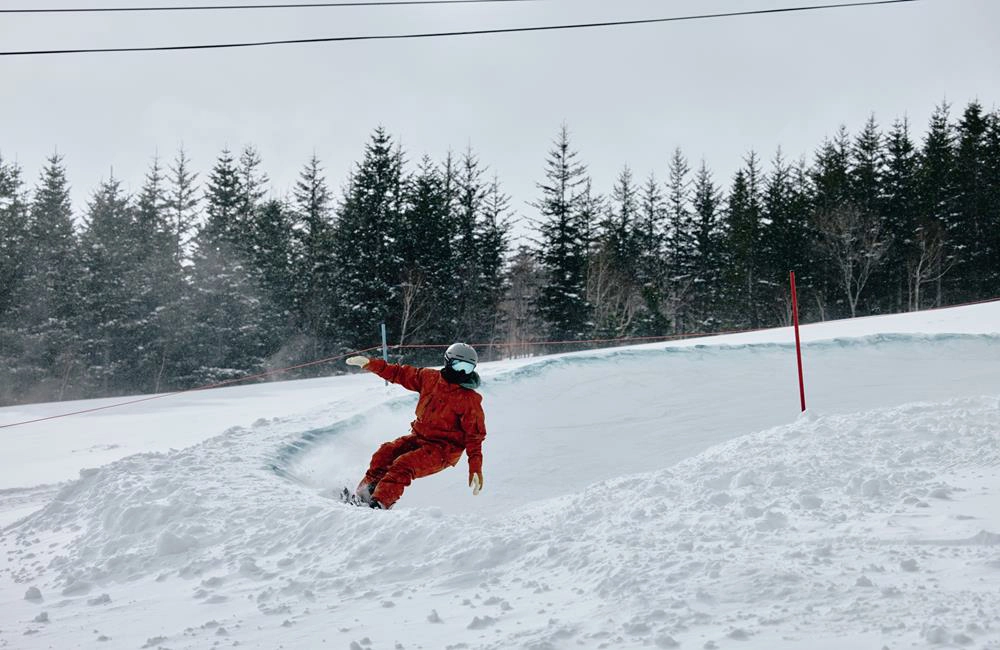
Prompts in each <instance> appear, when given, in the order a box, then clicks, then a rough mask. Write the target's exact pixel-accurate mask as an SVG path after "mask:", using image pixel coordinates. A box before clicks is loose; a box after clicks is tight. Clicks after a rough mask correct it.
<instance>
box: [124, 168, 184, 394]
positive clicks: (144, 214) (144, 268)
mask: <svg viewBox="0 0 1000 650" xmlns="http://www.w3.org/2000/svg"><path fill="white" fill-rule="evenodd" d="M183 164H186V163H183ZM177 169H179V170H180V171H182V172H184V174H182V176H186V175H187V174H188V172H187V171H186V170H185V169H183V166H182V165H181V166H179V167H178V168H177ZM175 173H176V172H175ZM176 178H177V177H176V176H175V179H176ZM177 189H183V185H180V186H178V185H175V186H173V187H172V188H170V189H168V188H167V179H166V177H165V176H164V174H163V170H162V168H161V167H160V163H159V160H158V159H156V158H154V159H153V163H152V165H151V166H150V169H149V172H148V173H147V174H146V180H145V182H144V184H143V187H142V189H141V190H140V192H139V196H138V198H137V200H136V203H135V223H134V230H135V232H134V237H133V241H134V244H133V245H134V252H135V254H134V256H133V259H132V264H131V268H130V277H129V285H130V287H131V289H130V290H131V291H133V292H134V294H135V300H136V303H137V318H138V319H139V323H140V324H141V327H142V329H141V331H140V332H137V339H138V341H137V346H136V347H137V349H136V350H135V359H136V367H135V369H134V376H133V377H132V378H130V379H129V380H128V385H129V386H131V387H133V389H141V390H142V391H143V392H159V391H160V390H161V389H162V388H163V387H164V384H165V383H169V380H170V378H171V377H172V376H173V375H174V374H176V372H177V368H176V367H175V358H176V356H177V353H178V352H179V350H180V349H181V348H182V347H184V346H185V345H186V343H187V342H186V341H185V340H184V339H183V338H182V337H181V336H180V335H179V332H181V331H182V329H183V316H184V314H183V304H182V301H181V298H182V294H183V289H184V270H183V267H182V265H181V264H182V261H183V248H184V246H186V243H187V235H186V232H187V231H188V230H189V229H190V223H188V225H185V226H183V227H182V228H181V229H180V230H179V229H178V227H177V225H178V224H179V223H184V220H185V218H186V217H185V216H184V214H185V211H187V210H190V208H191V207H192V205H191V204H189V203H188V204H186V207H183V208H182V209H181V210H180V211H179V212H178V211H176V210H175V209H176V207H177V205H184V204H185V202H184V201H183V200H182V201H181V203H180V204H173V203H172V198H174V197H172V196H171V194H170V192H171V190H177ZM182 195H183V194H182ZM175 196H176V195H175ZM178 215H180V216H181V220H180V221H178V219H177V216H178Z"/></svg>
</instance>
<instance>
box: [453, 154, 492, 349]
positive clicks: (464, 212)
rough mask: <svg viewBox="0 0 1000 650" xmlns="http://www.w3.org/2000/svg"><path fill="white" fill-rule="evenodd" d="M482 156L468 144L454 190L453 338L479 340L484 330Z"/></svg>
mask: <svg viewBox="0 0 1000 650" xmlns="http://www.w3.org/2000/svg"><path fill="white" fill-rule="evenodd" d="M483 173H484V170H483V168H482V166H481V165H480V163H479V159H478V158H477V157H476V156H475V154H474V153H473V152H472V149H471V147H470V148H467V149H466V151H465V153H464V154H463V155H462V159H461V160H460V161H459V163H458V171H457V175H456V179H455V192H454V220H455V241H454V242H453V247H452V254H453V255H454V256H455V258H456V265H455V270H456V277H455V278H454V280H453V282H454V283H455V294H456V295H455V299H456V307H457V310H456V312H455V314H454V316H455V317H456V319H457V327H456V329H455V331H454V334H453V336H452V338H455V339H456V340H469V341H471V340H478V339H480V338H481V337H482V336H483V335H484V334H483V328H482V318H483V302H482V301H481V300H480V298H481V295H480V291H481V288H482V287H481V284H482V280H483V278H482V275H483V272H484V269H483V268H482V260H481V257H482V251H481V250H480V242H479V233H478V231H479V223H480V221H481V219H482V215H483V212H484V210H485V202H486V193H487V189H488V188H487V186H486V182H485V181H484V180H483Z"/></svg>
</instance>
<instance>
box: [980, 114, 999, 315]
mask: <svg viewBox="0 0 1000 650" xmlns="http://www.w3.org/2000/svg"><path fill="white" fill-rule="evenodd" d="M985 159H986V184H987V187H988V188H989V190H988V191H989V195H990V198H989V202H990V205H992V206H994V207H993V209H992V210H991V211H990V213H989V214H988V215H987V220H986V223H985V229H986V237H985V240H984V242H983V245H984V246H985V248H986V250H985V252H984V260H985V265H986V271H985V272H984V276H983V296H984V297H987V296H988V297H994V296H1000V209H997V207H996V206H1000V110H996V111H993V112H992V113H991V114H990V115H989V119H988V127H987V130H986V144H985Z"/></svg>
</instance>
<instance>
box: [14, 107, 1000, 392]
mask: <svg viewBox="0 0 1000 650" xmlns="http://www.w3.org/2000/svg"><path fill="white" fill-rule="evenodd" d="M542 173H543V176H542V180H541V181H540V182H539V183H538V193H537V197H536V199H535V200H534V201H533V202H532V203H531V204H530V206H529V208H528V209H526V212H527V214H525V215H524V216H525V217H526V218H528V219H529V220H530V222H531V223H532V224H534V226H533V228H532V229H531V231H532V233H533V240H532V243H530V244H522V245H519V246H517V247H514V246H513V244H512V241H513V237H512V229H513V226H512V224H513V221H514V219H515V218H516V217H517V216H518V213H517V211H515V210H514V209H513V208H512V206H511V201H510V197H509V196H508V195H507V194H506V193H505V192H504V191H503V189H502V186H501V184H500V180H499V179H498V178H496V177H495V176H491V175H490V174H489V173H488V168H487V167H486V166H485V165H483V164H482V163H481V162H480V160H479V158H478V157H477V156H476V155H475V153H474V152H473V151H472V150H471V149H470V150H467V151H466V152H464V153H463V154H461V155H458V156H455V155H451V154H449V155H448V156H447V157H446V159H445V160H443V161H434V160H431V159H430V158H428V157H426V156H425V157H423V158H421V159H420V160H419V161H418V162H416V163H415V164H414V163H411V162H410V161H409V160H407V158H406V155H405V153H404V152H403V150H402V148H401V147H400V146H399V145H398V144H397V143H395V142H394V141H393V139H392V138H391V137H390V136H389V135H388V134H387V132H386V131H385V130H384V129H383V128H378V129H376V130H375V131H374V133H373V134H372V136H371V138H370V140H369V141H368V143H367V145H366V147H365V150H364V152H363V156H362V159H361V161H360V162H358V163H356V164H355V166H354V167H353V169H352V172H351V174H350V177H349V178H348V179H347V182H346V183H345V185H344V189H343V190H342V192H341V193H340V195H339V196H334V193H333V192H332V191H331V190H330V189H329V185H328V182H327V180H326V178H325V177H324V174H323V168H322V164H321V162H320V161H319V160H318V159H317V158H316V157H315V156H314V157H313V158H312V159H311V160H309V161H308V162H307V163H306V164H305V165H304V167H303V168H302V170H301V173H300V175H299V178H298V181H297V183H296V185H295V187H294V189H293V191H292V192H290V194H289V195H288V196H283V197H276V196H274V195H273V194H272V193H271V192H270V190H269V179H268V177H267V175H266V173H265V171H264V170H263V163H262V160H261V158H260V156H259V154H258V153H257V151H256V150H255V149H254V148H253V147H252V146H247V147H245V148H243V149H242V150H241V151H239V152H238V153H237V152H233V151H230V150H228V149H227V150H224V151H223V152H222V153H221V154H220V155H219V157H218V158H217V160H216V161H215V163H214V165H213V167H212V169H211V170H210V172H209V173H208V175H207V176H205V177H204V178H201V177H200V175H199V173H197V172H196V171H195V170H193V169H192V166H191V161H190V160H189V159H188V158H187V156H186V154H185V152H184V151H183V150H181V151H180V152H179V153H178V155H177V156H176V157H175V158H174V160H173V161H172V162H171V163H170V164H168V165H165V166H164V165H163V164H162V163H161V161H159V160H158V159H154V160H153V162H152V164H151V166H150V168H149V169H148V171H147V173H146V175H145V181H144V183H143V185H142V187H141V189H140V190H139V191H138V192H137V193H135V194H134V195H130V194H128V193H127V192H125V191H124V190H123V189H122V187H121V183H120V181H119V180H117V179H115V178H110V179H108V180H107V181H104V182H102V183H101V184H100V186H99V187H98V188H97V189H96V190H94V192H93V194H92V196H91V198H90V201H89V202H88V204H87V206H86V209H85V210H84V211H83V213H82V214H80V215H77V214H74V211H73V208H72V206H71V203H70V192H69V183H68V180H67V172H66V167H65V164H64V161H63V160H62V158H61V157H60V156H58V155H53V156H52V157H51V158H49V159H48V161H47V164H46V165H45V167H44V169H43V170H42V172H41V174H40V176H39V178H38V181H37V183H36V184H35V186H34V188H32V189H29V188H27V187H26V183H25V181H24V179H23V172H22V170H21V168H20V167H19V166H18V165H17V164H15V163H12V162H9V161H4V160H3V159H2V158H0V403H4V404H10V403H19V402H27V401H40V400H56V399H71V398H89V397H97V396H110V395H120V394H126V393H150V392H159V391H165V390H177V389H184V388H190V387H194V386H199V385H204V384H208V383H213V382H219V381H225V380H228V379H235V378H239V377H244V376H247V375H250V374H255V373H260V372H263V371H267V370H270V369H274V368H281V367H286V366H291V365H296V364H300V363H303V362H308V361H311V360H315V359H320V358H325V357H328V356H333V355H337V354H341V353H344V352H347V351H350V350H356V349H360V348H367V347H370V346H372V345H375V344H377V342H378V340H377V337H378V335H377V327H378V324H379V323H382V322H385V323H386V324H387V327H388V330H389V339H390V340H389V343H390V344H392V345H402V346H405V345H408V344H423V343H431V344H444V343H448V342H451V341H454V340H465V341H469V342H473V343H479V344H494V347H490V346H488V345H487V346H486V347H485V348H483V349H482V353H483V355H484V357H487V358H499V357H503V356H508V355H515V354H527V353H537V352H539V351H543V350H544V349H545V348H544V346H539V345H533V344H534V343H536V342H540V341H565V340H568V341H584V340H589V339H594V338H620V337H632V336H661V335H670V334H683V333H692V332H713V331H722V330H730V329H743V328H758V327H768V326H775V325H783V324H787V323H788V322H789V321H790V295H789V289H788V282H787V279H788V271H789V270H795V271H796V276H797V279H798V285H799V300H800V304H801V309H802V318H803V320H805V321H807V322H808V321H817V320H824V319H831V318H841V317H849V316H851V317H852V316H858V315H866V314H877V313H890V312H899V311H907V310H916V309H922V308H927V307H933V306H944V305H948V304H955V303H960V302H966V301H970V300H976V299H983V298H990V297H997V296H1000V112H998V111H993V112H989V111H986V110H984V109H983V107H982V106H981V105H980V104H979V103H978V102H975V101H973V102H970V103H969V104H968V105H967V106H966V108H965V110H964V111H963V112H962V114H961V115H960V116H959V117H958V118H956V119H953V118H952V116H951V115H950V108H949V107H948V106H947V105H945V104H942V105H941V106H939V107H938V108H937V109H936V110H935V111H934V114H933V115H932V117H931V120H930V123H929V125H928V127H927V130H926V132H925V134H924V135H923V137H922V138H920V139H919V140H917V139H915V138H914V137H913V136H912V135H911V133H910V127H909V124H908V123H907V121H906V120H905V119H898V120H896V121H895V122H893V124H892V125H891V127H890V128H889V129H888V130H887V131H883V130H882V129H881V128H880V127H879V125H878V123H877V122H876V120H875V118H874V117H872V118H870V119H869V120H868V122H867V123H866V124H865V126H864V127H863V128H862V129H861V131H860V132H859V133H857V134H854V135H852V134H850V133H849V132H848V131H847V130H846V128H844V127H841V128H840V129H839V130H838V131H837V132H836V134H835V135H834V136H833V137H832V138H828V139H827V140H826V141H824V142H823V143H822V144H821V145H820V146H819V147H818V149H817V150H816V152H815V155H814V156H813V157H812V160H809V161H807V160H806V159H805V158H800V159H798V160H796V161H789V160H787V159H786V158H785V157H784V155H783V153H782V152H781V150H780V149H779V150H778V151H777V153H776V154H774V156H773V158H772V159H771V160H770V162H769V164H768V166H767V169H766V170H765V168H764V164H763V163H762V162H761V159H760V157H759V156H758V155H757V154H756V153H755V152H751V153H750V154H748V155H747V156H746V157H745V158H744V160H743V162H742V164H741V166H740V167H739V169H738V171H737V172H736V173H735V174H734V176H733V178H732V181H731V182H730V183H729V184H728V186H727V187H724V186H722V185H721V184H719V183H717V182H716V181H715V180H714V178H713V175H712V172H711V171H710V169H709V168H708V166H707V164H706V163H705V162H704V161H702V162H701V163H700V164H699V165H698V166H697V167H696V168H694V169H692V167H691V164H690V163H689V161H688V160H687V158H686V157H685V156H684V154H683V153H682V152H681V151H680V150H676V151H674V152H673V154H672V155H669V156H667V159H666V164H665V173H664V174H663V177H662V178H660V177H657V176H656V175H655V174H649V175H648V176H646V177H645V178H641V179H640V178H636V176H635V175H634V173H633V172H632V170H631V169H630V168H629V167H627V166H626V167H624V168H623V169H622V170H621V172H620V174H619V175H618V177H617V179H616V180H615V182H614V183H613V184H612V186H611V188H610V191H609V192H607V193H604V194H602V193H601V192H599V191H598V190H596V189H595V188H594V184H593V181H592V178H591V176H590V174H589V173H588V170H587V167H586V165H585V164H584V163H583V162H582V160H581V159H580V156H579V154H578V153H577V152H576V151H575V150H574V148H573V146H572V144H571V141H570V134H569V131H568V129H567V128H566V127H563V128H562V129H561V130H560V131H559V132H558V134H557V136H556V138H555V139H554V141H553V143H552V146H551V148H550V150H549V152H548V155H547V157H546V158H545V160H544V166H543V169H542ZM404 349H405V348H404ZM550 349H551V348H550ZM558 349H564V348H558ZM438 356H439V351H435V352H434V353H433V354H431V353H422V352H420V351H413V350H410V351H408V352H406V356H405V357H402V358H406V359H407V360H410V361H414V362H424V363H433V362H434V361H435V360H436V359H437V357H438ZM330 371H331V369H330V368H329V367H319V368H312V369H309V370H303V371H301V373H300V374H307V373H328V372H330Z"/></svg>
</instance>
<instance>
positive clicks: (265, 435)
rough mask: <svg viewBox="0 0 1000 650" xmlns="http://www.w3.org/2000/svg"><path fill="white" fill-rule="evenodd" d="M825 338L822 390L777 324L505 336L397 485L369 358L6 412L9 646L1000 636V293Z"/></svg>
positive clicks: (0, 567) (2, 483) (388, 429)
mask: <svg viewBox="0 0 1000 650" xmlns="http://www.w3.org/2000/svg"><path fill="white" fill-rule="evenodd" d="M803 337H804V340H805V341H806V346H805V349H804V360H805V366H806V381H807V392H808V398H809V405H810V409H809V411H807V412H806V413H805V414H801V415H800V414H799V413H798V391H797V386H796V377H795V357H794V350H793V348H792V347H791V340H792V338H791V332H790V331H789V330H788V329H787V328H785V329H777V330H768V331H764V332H755V333H748V334H742V335H731V336H726V337H715V338H712V339H699V340H694V341H683V342H675V343H669V344H665V343H660V344H651V345H645V346H637V347H628V348H617V349H614V350H602V351H594V352H580V353H573V354H566V355H558V356H552V357H544V358H537V359H521V360H513V361H507V362H501V363H495V364H484V366H483V367H482V368H481V371H482V374H483V377H484V387H483V389H482V393H483V395H484V405H485V407H486V412H487V426H488V429H489V435H488V437H487V441H486V445H485V447H484V451H485V464H484V471H485V477H486V486H485V489H484V491H483V493H482V494H480V495H479V496H478V497H473V496H472V495H471V494H470V493H469V491H468V488H467V487H466V485H465V482H466V471H465V467H464V461H463V462H462V463H461V464H460V465H459V467H458V468H456V469H452V470H448V471H445V472H443V473H441V474H439V475H436V476H433V477H430V478H427V479H422V480H421V481H418V482H417V483H416V484H415V485H414V486H413V487H412V488H411V489H410V490H409V491H408V492H407V493H406V494H405V495H404V497H403V500H402V501H401V502H400V503H399V505H398V506H397V507H396V509H394V510H392V511H389V512H373V511H369V510H362V509H356V508H353V507H350V506H345V505H342V504H340V503H338V502H336V501H335V500H333V499H331V498H330V496H331V493H332V492H333V491H336V490H339V488H340V487H342V486H343V485H345V484H348V485H353V483H355V482H356V481H357V479H358V477H359V476H360V474H361V473H362V472H363V470H364V468H365V466H366V464H367V460H368V457H369V456H370V454H371V452H372V451H373V450H374V449H375V447H376V446H377V445H378V444H379V443H380V442H382V441H384V440H387V439H390V438H392V437H395V436H398V435H402V434H404V433H406V429H407V424H408V422H409V421H410V419H412V409H413V405H414V403H415V400H414V397H413V395H412V394H409V393H407V392H406V391H404V390H402V389H401V388H399V387H385V386H384V385H383V384H382V382H381V380H379V379H378V378H376V377H374V376H372V375H370V374H367V373H359V374H355V375H351V376H345V377H336V378H329V379H321V380H310V381H298V382H283V383H275V384H266V385H256V386H249V387H242V388H230V389H224V390H216V391H211V392H206V393H191V394H185V395H182V396H176V397H170V398H166V399H162V400H157V401H153V402H146V403H143V404H138V405H133V406H128V407H123V408H121V409H110V410H106V411H100V412H97V413H93V414H88V415H82V416H74V417H72V418H66V419H57V420H49V421H46V422H40V423H36V424H32V425H26V426H24V427H18V428H12V429H2V430H0V441H2V443H3V450H4V453H3V454H2V455H0V456H2V457H0V526H3V528H2V529H0V547H2V551H3V554H2V558H3V559H2V560H0V648H7V647H9V648H93V647H101V648H160V647H162V648H175V649H177V648H210V647H223V646H225V647H230V646H242V647H252V648H282V647H284V648H324V647H330V648H344V649H350V650H362V649H365V650H367V649H372V650H374V649H379V648H407V649H410V648H425V649H428V650H430V649H449V648H454V649H458V648H495V649H501V648H503V649H506V648H529V649H533V650H542V649H558V648H581V647H582V648H644V647H660V648H670V647H681V648H684V647H690V648H748V649H751V650H756V649H758V648H761V649H762V648H805V647H808V648H843V647H860V648H869V647H870V648H882V647H889V648H902V647H907V648H910V647H950V646H953V647H959V646H961V647H977V648H1000V589H998V588H997V586H996V585H997V584H998V581H1000V512H998V510H997V508H996V502H997V498H998V496H1000V303H989V304H984V305H977V306H972V307H964V308H957V309H950V310H940V311H934V312H926V313H920V314H907V315H900V316H892V317H880V318H868V319H856V320H852V321H842V322H831V323H824V324H818V325H810V326H806V327H805V328H804V329H803ZM114 401H115V400H105V401H94V402H88V403H77V404H65V403H64V404H47V405H34V406H29V407H16V408H8V409H0V424H5V423H10V422H16V421H20V420H24V419H30V418H33V417H40V416H44V415H49V414H55V413H59V412H64V411H71V410H76V409H77V408H83V407H89V406H95V405H102V404H105V403H111V402H114Z"/></svg>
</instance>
